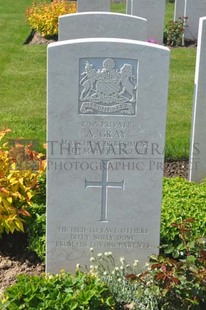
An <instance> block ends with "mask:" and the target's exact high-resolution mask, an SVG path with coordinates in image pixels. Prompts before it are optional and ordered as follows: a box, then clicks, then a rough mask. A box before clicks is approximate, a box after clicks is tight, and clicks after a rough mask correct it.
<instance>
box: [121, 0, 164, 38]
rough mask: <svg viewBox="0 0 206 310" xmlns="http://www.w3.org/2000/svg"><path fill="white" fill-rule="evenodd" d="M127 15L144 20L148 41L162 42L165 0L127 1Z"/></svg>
mask: <svg viewBox="0 0 206 310" xmlns="http://www.w3.org/2000/svg"><path fill="white" fill-rule="evenodd" d="M127 14H132V15H135V16H140V17H143V18H146V19H147V21H148V39H152V40H155V41H157V42H158V43H160V44H161V43H162V42H163V30H164V16H165V0H129V1H128V2H127Z"/></svg>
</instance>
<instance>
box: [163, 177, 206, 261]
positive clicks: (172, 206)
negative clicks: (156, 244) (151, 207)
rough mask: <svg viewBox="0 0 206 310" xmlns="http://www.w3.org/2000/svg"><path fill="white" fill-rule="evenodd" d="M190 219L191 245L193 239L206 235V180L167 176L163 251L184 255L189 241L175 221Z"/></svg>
mask: <svg viewBox="0 0 206 310" xmlns="http://www.w3.org/2000/svg"><path fill="white" fill-rule="evenodd" d="M188 219H195V221H190V222H185V223H187V229H189V231H188V232H187V233H188V234H189V236H188V238H189V239H190V240H191V244H190V247H191V248H192V247H193V246H194V242H193V241H192V240H196V239H197V238H198V237H199V236H205V235H206V226H205V222H206V182H205V181H203V182H201V183H198V184H197V183H193V182H189V181H187V180H186V179H183V178H180V177H176V178H165V179H164V182H163V199H162V211H161V232H160V238H161V242H160V243H161V245H164V246H162V247H161V252H162V253H165V254H169V255H170V256H172V257H173V258H183V257H184V255H185V254H184V253H185V244H184V243H183V240H182V238H181V236H180V233H179V229H178V227H177V226H176V227H174V226H173V223H181V222H183V223H184V221H188Z"/></svg>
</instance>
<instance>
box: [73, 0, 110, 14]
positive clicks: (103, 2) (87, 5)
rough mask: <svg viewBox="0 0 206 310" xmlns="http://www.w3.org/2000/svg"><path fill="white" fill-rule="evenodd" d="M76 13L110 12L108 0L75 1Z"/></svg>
mask: <svg viewBox="0 0 206 310" xmlns="http://www.w3.org/2000/svg"><path fill="white" fill-rule="evenodd" d="M77 11H78V12H92V11H102V12H110V0H77Z"/></svg>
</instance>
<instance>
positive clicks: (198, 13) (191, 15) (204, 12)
mask: <svg viewBox="0 0 206 310" xmlns="http://www.w3.org/2000/svg"><path fill="white" fill-rule="evenodd" d="M204 16H206V0H175V10H174V20H175V21H178V20H179V19H180V18H183V17H186V18H187V20H185V26H186V27H185V32H184V38H185V39H188V40H193V41H195V40H197V37H198V25H199V19H200V18H201V17H204Z"/></svg>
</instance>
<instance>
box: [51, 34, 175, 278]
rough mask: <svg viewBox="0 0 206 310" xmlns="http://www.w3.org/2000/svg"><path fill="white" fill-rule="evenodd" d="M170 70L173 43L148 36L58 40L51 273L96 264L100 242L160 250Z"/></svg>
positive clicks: (131, 253)
mask: <svg viewBox="0 0 206 310" xmlns="http://www.w3.org/2000/svg"><path fill="white" fill-rule="evenodd" d="M168 72H169V49H168V48H166V47H161V46H159V45H154V44H150V43H146V42H140V41H134V40H124V39H112V38H111V39H109V38H107V39H104V38H102V39H101V38H96V39H78V40H68V41H60V42H58V43H53V44H50V45H49V47H48V131H47V132H48V136H47V140H48V152H47V160H48V174H47V258H46V265H47V271H48V272H52V273H56V272H59V271H60V270H61V269H65V270H67V271H70V272H74V270H75V266H76V264H77V263H80V264H83V265H87V266H88V265H89V264H90V263H89V256H90V252H89V248H90V247H93V248H94V249H95V250H96V251H97V252H108V251H111V252H112V253H113V256H114V258H115V259H118V260H119V257H122V256H123V257H125V259H126V261H127V262H128V263H129V264H132V263H133V262H134V259H139V261H140V264H144V263H145V262H146V261H147V260H148V256H149V255H150V254H152V253H158V246H159V238H160V213H161V210H160V209H161V191H162V175H163V161H164V155H163V153H164V152H163V150H164V144H165V125H166V110H167V89H168ZM159 85H161V87H159Z"/></svg>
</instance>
